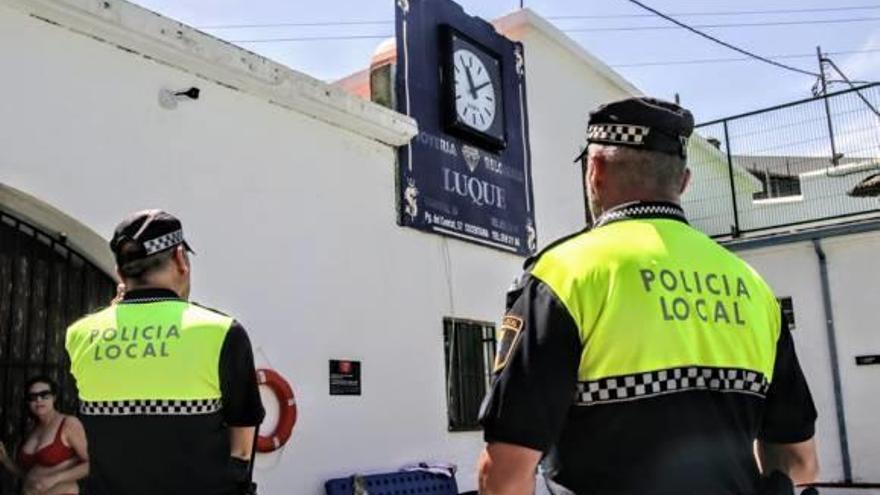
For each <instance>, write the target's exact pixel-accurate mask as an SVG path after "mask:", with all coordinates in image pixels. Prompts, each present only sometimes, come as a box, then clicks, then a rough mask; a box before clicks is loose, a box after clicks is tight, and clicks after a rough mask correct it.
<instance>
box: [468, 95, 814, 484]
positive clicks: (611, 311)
mask: <svg viewBox="0 0 880 495" xmlns="http://www.w3.org/2000/svg"><path fill="white" fill-rule="evenodd" d="M692 130H693V117H692V116H691V113H690V112H689V111H687V110H685V109H682V108H681V107H679V106H678V105H675V104H672V103H668V102H664V101H660V100H657V99H653V98H629V99H626V100H622V101H617V102H614V103H610V104H607V105H604V106H601V107H599V108H598V109H597V110H595V111H594V112H592V113H591V114H590V119H589V126H588V136H587V143H588V145H587V149H586V150H584V153H582V154H581V156H579V157H578V159H577V160H576V161H578V162H581V163H582V165H583V167H585V169H584V170H585V173H584V177H585V181H586V186H587V191H588V197H589V203H590V209H591V212H592V215H593V219H594V225H593V227H592V229H590V230H588V231H585V232H581V233H577V234H575V235H572V236H570V237H568V238H565V239H562V240H560V241H557V242H556V243H554V244H553V245H551V246H549V247H548V248H546V249H545V250H544V251H543V252H542V253H541V254H539V255H538V256H537V257H536V258H535V259H532V260H530V261H529V262H527V264H526V273H525V274H524V275H523V277H522V278H521V279H520V280H518V281H517V282H516V283H515V284H514V287H513V288H512V289H511V291H510V292H509V293H508V312H507V314H506V315H505V317H504V319H503V321H502V325H501V327H500V332H499V349H498V353H497V360H496V363H495V380H494V383H493V385H492V388H491V390H490V392H489V394H488V396H487V398H486V400H485V402H484V404H483V410H482V411H481V421H482V424H483V426H484V435H485V439H486V442H487V444H488V445H487V446H486V450H485V451H484V453H483V455H482V457H481V460H480V465H479V478H480V487H481V493H483V494H485V495H496V494H505V495H507V494H531V493H533V490H534V489H535V487H534V483H535V476H534V473H535V469H536V466H537V464H538V463H539V461H540V460H541V459H543V463H542V468H543V469H542V471H543V473H544V475H545V477H546V478H547V485H548V487H549V489H550V491H551V492H552V493H554V494H572V493H574V494H579V495H585V494H648V493H650V494H676V495H681V494H707V495H708V494H712V495H723V494H730V495H734V494H736V495H751V494H755V493H763V492H764V490H765V489H770V488H771V486H772V485H774V484H775V485H781V486H783V487H785V486H786V485H787V488H788V492H787V493H789V494H790V493H792V492H791V489H792V487H791V480H793V481H794V482H795V483H799V484H800V483H806V482H809V481H812V480H813V478H814V477H815V475H816V469H817V468H816V452H815V446H814V443H813V440H812V437H813V433H814V422H815V419H816V410H815V407H814V405H813V401H812V398H811V396H810V392H809V389H808V387H807V384H806V382H805V380H804V376H803V374H802V372H801V369H800V366H799V364H798V360H797V358H796V356H795V350H794V346H793V343H792V338H791V335H789V332H788V330H787V329H785V328H782V324H781V315H780V309H779V307H778V305H777V302H776V299H775V298H774V296H773V293H772V291H771V289H770V287H769V286H768V285H767V283H765V282H764V280H763V279H762V278H761V276H760V275H759V274H758V273H757V272H755V271H754V270H753V269H752V268H751V267H749V265H747V264H746V263H745V262H743V261H742V260H741V259H739V258H738V257H736V256H734V255H733V254H731V253H730V252H728V251H727V250H725V249H724V248H723V247H721V246H719V245H718V244H716V243H715V242H714V241H712V240H711V239H710V238H708V237H707V236H705V235H704V234H702V233H700V232H699V231H697V230H696V229H694V228H693V227H691V226H689V225H688V222H687V220H686V219H685V215H684V212H683V211H682V209H681V207H680V206H679V198H680V195H681V194H682V193H683V192H684V190H685V187H686V186H687V183H688V181H689V179H690V171H689V170H688V169H687V168H686V166H685V163H686V148H687V140H688V137H689V136H690V134H691V132H692ZM756 440H757V445H758V448H757V452H758V457H759V459H760V462H761V466H759V464H758V462H757V460H756V457H755V454H754V451H753V446H754V442H755V441H756ZM762 474H763V476H762ZM789 478H790V480H789ZM762 486H763V488H762Z"/></svg>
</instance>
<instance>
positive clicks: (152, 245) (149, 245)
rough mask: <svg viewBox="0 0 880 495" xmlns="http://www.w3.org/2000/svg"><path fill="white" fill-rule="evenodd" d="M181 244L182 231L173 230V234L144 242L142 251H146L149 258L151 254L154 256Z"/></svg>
mask: <svg viewBox="0 0 880 495" xmlns="http://www.w3.org/2000/svg"><path fill="white" fill-rule="evenodd" d="M182 242H183V231H182V230H175V231H174V232H169V233H167V234H165V235H163V236H160V237H157V238H155V239H150V240H149V241H146V242H144V249H145V250H146V251H147V256H149V255H151V254H156V253H158V252H159V251H164V250H166V249H168V248H171V247H174V246H176V245H178V244H181V243H182Z"/></svg>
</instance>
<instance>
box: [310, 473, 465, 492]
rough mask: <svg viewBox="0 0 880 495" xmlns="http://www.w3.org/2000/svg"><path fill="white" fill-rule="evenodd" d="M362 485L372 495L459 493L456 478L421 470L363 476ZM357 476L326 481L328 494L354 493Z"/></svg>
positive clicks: (325, 485)
mask: <svg viewBox="0 0 880 495" xmlns="http://www.w3.org/2000/svg"><path fill="white" fill-rule="evenodd" d="M360 478H361V480H362V481H361V485H362V486H363V487H364V488H366V490H367V492H369V494H370V495H458V485H457V484H456V483H455V478H454V477H453V478H449V477H446V476H443V475H439V474H432V473H424V472H419V471H398V472H396V473H383V474H371V475H367V476H361V477H360ZM354 483H355V477H354V476H350V477H348V478H336V479H332V480H330V481H328V482H326V483H324V488H325V490H326V491H327V495H353V494H354Z"/></svg>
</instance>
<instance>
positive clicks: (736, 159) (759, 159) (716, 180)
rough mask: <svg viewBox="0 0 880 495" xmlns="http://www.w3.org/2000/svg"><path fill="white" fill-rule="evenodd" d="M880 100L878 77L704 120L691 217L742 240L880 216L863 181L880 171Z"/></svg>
mask: <svg viewBox="0 0 880 495" xmlns="http://www.w3.org/2000/svg"><path fill="white" fill-rule="evenodd" d="M878 105H880V83H874V84H869V85H865V86H861V87H857V88H854V89H849V90H846V91H840V92H835V93H829V94H828V95H827V96H818V97H815V98H810V99H806V100H801V101H797V102H792V103H788V104H785V105H779V106H776V107H772V108H767V109H763V110H759V111H755V112H750V113H747V114H742V115H737V116H734V117H729V118H725V119H721V120H716V121H712V122H707V123H705V124H701V125H699V126H697V129H696V132H695V135H694V137H693V138H692V139H691V140H690V144H689V149H688V152H689V155H688V163H689V166H690V168H691V170H692V171H693V173H694V177H693V182H692V185H691V187H690V190H689V192H688V193H687V194H686V195H685V197H684V198H683V201H684V206H685V209H686V210H687V212H688V216H689V218H690V219H691V220H692V222H693V223H694V225H695V226H696V227H698V228H700V229H701V230H703V231H704V232H706V233H707V234H709V235H711V236H713V237H738V236H740V235H743V234H749V233H756V232H762V231H767V230H771V229H779V228H786V227H787V228H792V227H795V226H802V225H807V224H815V223H823V222H825V223H827V222H830V221H843V220H853V219H857V218H859V217H863V216H877V214H878V213H880V199H878V198H877V197H873V196H871V194H872V191H871V189H870V188H866V187H864V186H865V182H866V181H867V182H871V181H870V178H871V177H872V176H873V175H875V174H878V173H880V114H878V113H877V107H878ZM878 179H880V178H878ZM877 182H878V184H877V185H876V192H880V180H878V181H877ZM860 184H861V186H860ZM866 191H867V192H866ZM866 194H867V195H866Z"/></svg>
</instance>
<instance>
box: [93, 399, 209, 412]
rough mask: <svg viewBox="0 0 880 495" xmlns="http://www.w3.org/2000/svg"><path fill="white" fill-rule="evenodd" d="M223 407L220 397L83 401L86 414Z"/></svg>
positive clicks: (198, 409)
mask: <svg viewBox="0 0 880 495" xmlns="http://www.w3.org/2000/svg"><path fill="white" fill-rule="evenodd" d="M221 409H223V404H222V402H221V401H220V399H202V400H116V401H83V402H82V403H81V404H80V406H79V410H80V413H81V414H83V415H86V416H197V415H201V414H213V413H216V412H219V411H220V410H221Z"/></svg>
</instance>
